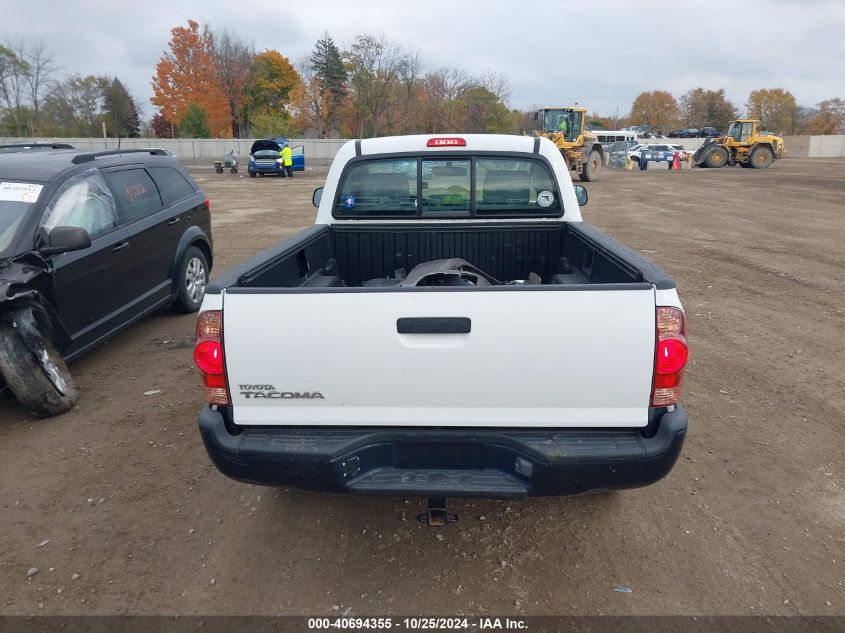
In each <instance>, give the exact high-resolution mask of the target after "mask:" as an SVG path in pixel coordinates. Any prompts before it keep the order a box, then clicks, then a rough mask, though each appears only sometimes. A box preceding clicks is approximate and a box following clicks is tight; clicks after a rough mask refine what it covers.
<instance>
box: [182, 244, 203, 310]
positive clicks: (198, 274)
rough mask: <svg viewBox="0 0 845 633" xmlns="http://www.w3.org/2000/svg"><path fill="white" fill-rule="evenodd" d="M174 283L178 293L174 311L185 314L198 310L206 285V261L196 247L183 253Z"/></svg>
mask: <svg viewBox="0 0 845 633" xmlns="http://www.w3.org/2000/svg"><path fill="white" fill-rule="evenodd" d="M176 281H177V283H178V284H179V292H178V294H177V296H176V301H175V302H174V304H173V307H174V309H175V310H176V311H178V312H186V313H187V312H196V311H197V310H199V309H200V305H202V299H203V297H204V296H205V287H206V286H207V285H208V260H207V259H206V258H205V255H204V254H203V252H202V251H201V250H200V249H198V248H197V247H196V246H192V247H191V248H189V249H188V250H187V251H186V252H185V256H184V257H183V258H182V265H181V266H180V267H179V273H178V277H177V280H176Z"/></svg>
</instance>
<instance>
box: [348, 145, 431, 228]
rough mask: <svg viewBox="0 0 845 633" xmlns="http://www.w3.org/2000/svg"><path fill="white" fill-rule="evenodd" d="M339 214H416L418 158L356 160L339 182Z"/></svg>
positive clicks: (412, 215)
mask: <svg viewBox="0 0 845 633" xmlns="http://www.w3.org/2000/svg"><path fill="white" fill-rule="evenodd" d="M339 191H340V199H339V200H338V201H337V203H336V206H335V215H338V216H347V217H348V216H380V215H390V216H403V215H407V216H411V217H416V215H417V159H415V158H412V159H390V160H372V161H367V162H362V163H357V164H355V165H354V166H353V167H352V168H351V169H350V170H349V171H348V172H347V173H346V177H345V178H344V180H343V183H342V184H341V186H340V189H339Z"/></svg>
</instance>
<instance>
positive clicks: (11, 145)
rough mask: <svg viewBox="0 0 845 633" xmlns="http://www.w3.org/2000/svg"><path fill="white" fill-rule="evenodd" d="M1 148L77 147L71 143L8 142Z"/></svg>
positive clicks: (0, 147) (0, 146)
mask: <svg viewBox="0 0 845 633" xmlns="http://www.w3.org/2000/svg"><path fill="white" fill-rule="evenodd" d="M0 149H21V150H24V149H76V148H75V147H74V146H73V145H71V144H69V143H6V144H5V145H0Z"/></svg>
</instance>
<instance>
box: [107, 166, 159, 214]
mask: <svg viewBox="0 0 845 633" xmlns="http://www.w3.org/2000/svg"><path fill="white" fill-rule="evenodd" d="M106 178H107V180H108V181H109V184H110V185H111V188H112V190H113V191H114V197H115V198H116V199H117V204H118V206H119V207H120V209H121V211H122V212H123V220H124V222H134V221H135V220H139V219H140V218H143V217H146V216H148V215H152V214H153V213H156V212H157V211H161V208H162V207H161V198H160V197H159V195H158V189H157V188H156V186H155V183H154V182H153V181H152V178H150V175H149V174H148V173H147V172H146V170H144V169H124V170H121V171H113V172H109V173H107V174H106Z"/></svg>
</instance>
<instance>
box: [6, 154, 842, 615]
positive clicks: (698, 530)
mask: <svg viewBox="0 0 845 633" xmlns="http://www.w3.org/2000/svg"><path fill="white" fill-rule="evenodd" d="M323 174H324V171H322V172H321V171H314V172H309V173H308V174H306V175H305V176H301V175H298V177H297V178H295V179H294V180H293V181H287V180H275V179H257V180H251V179H248V178H243V177H238V176H232V175H229V174H225V175H222V176H217V175H215V174H214V173H213V172H212V171H211V170H203V171H198V172H197V173H196V177H197V180H198V181H199V183H200V184H201V186H202V187H204V188H205V190H206V191H207V192H208V194H209V196H210V199H211V202H212V213H213V217H214V238H215V250H216V262H215V268H216V270H217V271H220V270H222V269H223V268H225V267H227V266H230V265H232V264H235V263H236V262H238V261H240V260H242V259H244V258H246V257H247V256H249V255H251V254H253V253H254V252H255V251H257V250H258V249H260V248H262V247H264V246H266V245H269V244H270V243H272V242H274V241H275V240H277V239H279V238H281V237H284V236H287V235H289V234H292V233H293V232H295V231H297V230H298V229H301V228H303V227H305V226H307V225H308V224H311V223H312V222H313V218H314V213H315V210H314V208H313V207H312V206H311V203H310V198H311V191H312V190H313V189H314V187H316V186H318V185H319V184H321V181H320V178H321V176H322V175H323ZM588 188H589V193H590V202H589V204H588V206H587V207H585V209H584V216H585V219H586V220H587V221H588V222H591V223H593V224H596V225H597V226H598V227H600V228H601V229H603V230H606V231H607V232H608V233H610V234H611V235H612V236H614V237H616V238H618V239H620V240H621V241H623V242H625V243H627V244H628V245H630V246H631V247H632V248H634V249H637V250H641V251H642V252H643V253H645V254H646V256H647V257H649V258H651V259H652V260H654V261H656V262H657V263H658V264H659V265H660V266H662V267H663V268H665V269H666V270H667V271H669V272H670V273H671V274H672V275H673V276H674V277H675V278H676V280H677V282H678V288H679V292H680V294H681V297H682V300H683V301H684V305H685V308H686V311H687V318H688V328H689V338H690V341H691V349H692V364H691V366H690V367H689V369H688V372H687V383H686V388H685V396H684V401H685V403H686V406H687V408H688V411H689V415H690V424H691V426H690V432H689V435H688V439H687V443H686V446H685V447H684V450H683V453H682V455H681V458H680V460H679V462H678V464H677V466H676V467H675V469H674V470H673V471H672V472H671V473H670V475H669V476H668V477H667V478H666V479H664V480H663V481H661V482H659V483H658V484H656V485H654V486H651V487H649V488H644V489H640V490H634V491H627V492H622V493H614V494H609V495H599V496H587V497H578V498H558V499H528V500H522V501H508V502H499V501H456V502H454V503H453V504H452V505H453V506H454V510H455V511H456V512H458V513H459V514H460V517H461V520H460V523H459V524H458V525H456V526H452V527H449V528H447V529H442V530H436V529H433V528H428V527H423V526H420V525H418V524H417V522H416V520H415V516H416V514H417V513H418V512H420V511H421V509H422V507H423V501H422V500H417V499H413V500H408V501H406V500H402V499H381V498H356V497H350V496H330V495H321V494H308V493H303V492H299V491H296V490H278V489H271V488H261V487H254V486H247V485H243V484H240V483H236V482H234V481H230V480H228V479H227V478H225V477H224V476H222V475H221V474H219V473H218V472H217V471H216V469H215V468H214V467H213V466H212V465H211V463H210V461H209V459H208V457H207V456H206V453H205V450H204V448H203V446H202V443H201V440H200V437H199V432H198V430H197V425H196V416H197V411H198V410H199V408H200V406H201V392H200V388H199V386H198V377H197V374H196V373H195V371H194V369H193V366H192V361H191V346H192V332H193V325H194V321H193V317H192V316H176V315H173V314H169V313H162V314H156V315H154V316H151V317H149V318H147V319H145V320H144V321H143V322H141V323H140V324H138V325H136V326H134V327H132V328H131V329H130V330H128V331H126V332H124V333H122V334H120V335H119V336H117V337H115V338H114V339H113V340H112V341H111V342H109V343H108V344H106V345H104V346H102V347H100V348H99V349H97V350H96V351H94V352H93V353H91V354H89V355H88V356H86V357H85V358H83V359H82V360H80V361H79V362H77V363H75V364H74V365H73V366H72V370H73V373H74V375H75V376H76V379H77V381H78V382H79V385H80V387H81V393H82V397H81V401H80V404H79V406H78V407H77V408H76V409H75V410H73V411H72V412H70V413H68V414H65V415H63V416H60V417H57V418H54V419H50V420H34V419H31V418H28V417H27V416H26V415H25V414H24V413H23V412H22V411H21V410H20V409H19V408H18V407H17V406H16V405H15V403H14V401H12V400H10V399H8V398H7V399H6V400H5V401H3V402H2V403H0V516H2V521H0V525H2V538H0V613H3V614H48V613H49V614H124V613H133V614H163V613H166V614H302V613H307V614H314V615H331V614H336V613H338V612H340V613H343V612H344V611H346V610H347V609H348V608H351V609H352V610H351V615H365V614H368V615H375V614H429V615H430V614H460V613H464V614H476V615H482V614H490V613H495V614H511V613H512V614H740V615H745V614H845V587H843V583H845V470H843V469H845V441H843V429H845V362H843V352H845V345H844V344H843V333H845V328H843V308H845V299H844V298H843V297H845V282H843V280H845V255H843V248H845V246H844V245H845V161H842V160H833V159H831V160H822V159H819V160H803V161H802V160H783V161H781V162H778V163H777V164H775V165H774V166H773V167H772V168H771V169H769V170H765V171H758V170H750V169H749V170H746V169H738V168H735V169H727V168H726V169H721V170H703V169H697V170H690V171H681V172H667V171H654V172H653V171H648V172H638V171H635V172H605V173H604V175H603V178H602V180H601V181H599V182H597V183H594V184H590V185H589V187H588ZM153 390H160V391H159V393H156V394H155V395H152V396H145V395H144V392H146V391H153ZM32 567H37V568H38V572H37V573H36V574H35V575H33V576H32V577H31V578H29V579H28V578H27V570H29V569H30V568H32ZM619 587H627V588H630V590H631V592H620V591H617V590H615V588H616V589H618V588H619Z"/></svg>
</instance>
